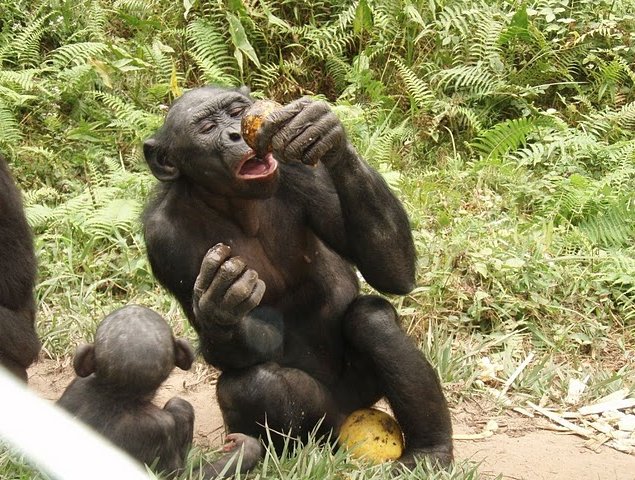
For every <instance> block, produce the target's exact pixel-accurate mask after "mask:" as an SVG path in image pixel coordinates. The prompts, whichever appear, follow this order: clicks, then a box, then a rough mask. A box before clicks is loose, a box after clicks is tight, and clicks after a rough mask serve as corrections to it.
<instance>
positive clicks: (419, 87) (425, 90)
mask: <svg viewBox="0 0 635 480" xmlns="http://www.w3.org/2000/svg"><path fill="white" fill-rule="evenodd" d="M393 63H394V64H395V65H396V66H397V71H398V72H399V75H400V76H401V78H402V80H403V82H404V84H405V85H406V91H407V92H408V94H409V95H410V98H411V99H412V100H413V101H414V104H415V105H416V106H417V107H418V108H422V109H424V110H428V109H430V107H431V105H432V104H433V103H434V100H435V96H434V93H433V92H432V90H431V89H430V86H429V85H428V83H426V82H425V81H423V80H422V79H421V78H419V77H418V76H417V75H416V74H415V73H414V72H413V71H412V70H411V69H410V68H409V67H407V66H406V65H404V63H403V62H402V61H401V60H399V59H397V58H395V59H393Z"/></svg>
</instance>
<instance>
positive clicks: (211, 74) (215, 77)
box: [187, 20, 238, 85]
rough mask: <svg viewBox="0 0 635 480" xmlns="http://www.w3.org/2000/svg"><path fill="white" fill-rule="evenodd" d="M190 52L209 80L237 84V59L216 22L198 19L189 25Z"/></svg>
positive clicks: (223, 83)
mask: <svg viewBox="0 0 635 480" xmlns="http://www.w3.org/2000/svg"><path fill="white" fill-rule="evenodd" d="M187 40H188V42H189V43H190V49H189V51H190V54H191V55H192V58H193V59H194V61H195V62H196V64H197V65H198V67H199V68H200V69H201V71H202V72H203V76H204V78H205V80H206V81H207V82H210V83H220V84H222V85H236V84H237V83H238V79H237V77H236V76H235V73H236V72H237V70H236V67H237V65H236V59H235V58H234V57H233V56H232V55H231V54H230V53H229V48H228V41H227V38H226V37H225V35H224V34H223V31H222V29H220V28H219V27H218V26H217V25H216V24H214V23H211V22H209V21H207V20H196V21H194V22H192V23H190V24H189V25H188V27H187Z"/></svg>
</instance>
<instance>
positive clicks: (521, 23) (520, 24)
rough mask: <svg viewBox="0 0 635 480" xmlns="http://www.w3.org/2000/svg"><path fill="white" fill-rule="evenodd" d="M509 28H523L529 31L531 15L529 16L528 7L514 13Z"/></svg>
mask: <svg viewBox="0 0 635 480" xmlns="http://www.w3.org/2000/svg"><path fill="white" fill-rule="evenodd" d="M509 26H510V27H512V28H522V29H523V30H527V28H528V27H529V15H527V7H525V6H524V5H523V6H522V7H521V9H520V10H518V11H517V12H516V13H514V16H513V17H512V21H511V22H510V24H509Z"/></svg>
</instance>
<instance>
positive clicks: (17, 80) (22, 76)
mask: <svg viewBox="0 0 635 480" xmlns="http://www.w3.org/2000/svg"><path fill="white" fill-rule="evenodd" d="M41 72H42V71H41V70H40V69H37V68H28V69H24V70H0V85H5V86H10V87H12V88H14V87H16V86H17V87H18V88H19V89H21V90H23V91H29V90H32V89H33V88H34V86H35V81H34V80H33V79H34V77H35V76H36V75H39V74H41ZM0 95H2V96H4V95H5V93H0Z"/></svg>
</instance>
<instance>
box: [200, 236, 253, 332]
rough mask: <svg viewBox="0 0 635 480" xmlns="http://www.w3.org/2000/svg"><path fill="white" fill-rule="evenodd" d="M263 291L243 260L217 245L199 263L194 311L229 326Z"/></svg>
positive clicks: (228, 249)
mask: <svg viewBox="0 0 635 480" xmlns="http://www.w3.org/2000/svg"><path fill="white" fill-rule="evenodd" d="M264 292H265V284H264V282H263V281H262V280H260V279H258V273H257V272H256V271H255V270H252V269H249V268H247V265H246V264H245V262H244V261H243V260H242V258H240V257H232V256H231V249H230V247H229V246H227V245H224V244H222V243H219V244H217V245H215V246H214V247H212V248H210V249H209V251H208V252H207V254H206V255H205V257H204V258H203V262H202V263H201V270H200V273H199V275H198V277H197V279H196V282H195V283H194V295H193V302H194V304H193V306H194V312H195V314H196V316H197V317H198V316H199V315H202V316H203V317H207V318H210V319H212V320H213V321H215V322H217V323H219V324H223V325H231V324H233V323H236V322H237V321H238V320H239V319H240V318H241V317H242V316H244V315H245V314H247V313H249V311H251V310H252V309H253V308H254V307H256V306H257V305H258V304H259V303H260V300H261V299H262V296H263V294H264ZM202 321H203V322H204V321H205V319H202Z"/></svg>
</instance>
